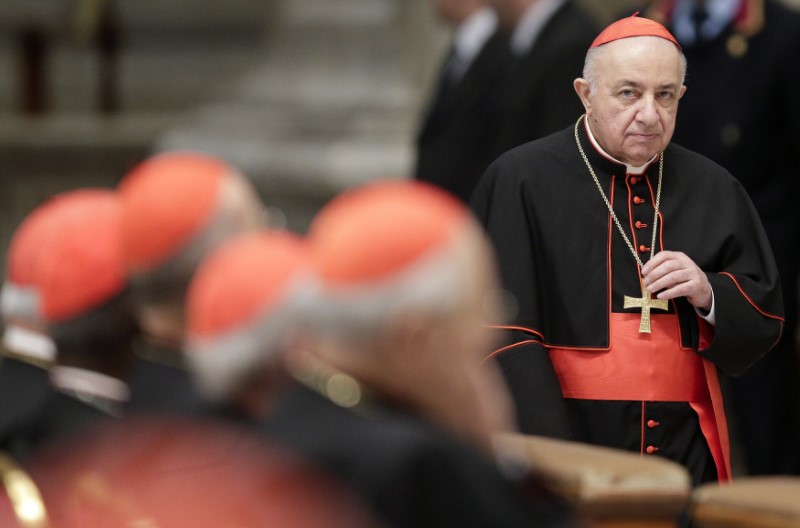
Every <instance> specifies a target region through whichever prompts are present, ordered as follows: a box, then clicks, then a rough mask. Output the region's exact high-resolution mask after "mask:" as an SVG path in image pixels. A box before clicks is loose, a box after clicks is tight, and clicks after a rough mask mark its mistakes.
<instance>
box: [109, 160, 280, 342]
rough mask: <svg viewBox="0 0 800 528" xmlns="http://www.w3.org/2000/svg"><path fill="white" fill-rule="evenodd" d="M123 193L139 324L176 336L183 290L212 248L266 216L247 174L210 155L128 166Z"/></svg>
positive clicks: (155, 333) (167, 337) (166, 338)
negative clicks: (128, 171) (129, 167)
mask: <svg viewBox="0 0 800 528" xmlns="http://www.w3.org/2000/svg"><path fill="white" fill-rule="evenodd" d="M119 190H120V195H121V197H122V204H123V207H122V248H123V254H124V258H125V264H126V268H127V271H128V275H129V278H130V281H131V288H132V293H133V295H134V301H135V303H136V309H137V314H138V317H139V322H140V325H141V326H142V330H143V331H144V332H145V333H146V334H147V335H149V336H150V337H153V338H155V339H157V340H160V341H163V342H166V343H171V344H174V345H177V344H179V343H180V342H181V341H182V339H183V331H184V298H185V295H186V290H187V288H188V286H189V282H190V280H191V278H192V275H193V274H194V271H195V269H196V267H197V266H198V264H199V263H200V261H201V260H202V259H203V257H205V256H206V255H207V254H208V253H209V252H210V251H211V250H213V249H214V248H215V247H217V246H218V245H220V244H221V243H222V242H224V241H225V240H227V239H229V238H230V237H232V236H235V235H237V234H239V233H242V232H246V231H251V230H254V229H257V228H258V227H260V226H261V224H262V223H263V221H264V216H265V215H264V207H263V205H262V203H261V201H260V199H259V197H258V195H257V193H256V190H255V188H254V187H253V185H252V184H251V183H250V181H249V180H248V179H247V178H246V177H245V176H243V175H242V174H241V173H240V172H238V171H237V170H236V169H234V168H233V167H231V166H230V165H228V164H226V163H225V162H223V161H222V160H219V159H217V158H215V157H213V156H210V155H207V154H202V153H194V152H167V153H163V154H158V155H156V156H153V157H151V158H149V159H147V160H145V161H144V162H142V163H141V164H139V165H138V166H136V167H134V169H133V170H132V171H131V172H130V173H128V174H127V175H126V176H125V178H124V179H123V181H122V182H121V183H120V185H119Z"/></svg>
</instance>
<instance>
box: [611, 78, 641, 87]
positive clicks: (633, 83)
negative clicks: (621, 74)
mask: <svg viewBox="0 0 800 528" xmlns="http://www.w3.org/2000/svg"><path fill="white" fill-rule="evenodd" d="M623 86H632V87H633V88H641V87H642V83H640V82H636V81H629V80H628V79H623V80H621V81H619V82H618V83H617V84H615V85H614V88H621V87H623Z"/></svg>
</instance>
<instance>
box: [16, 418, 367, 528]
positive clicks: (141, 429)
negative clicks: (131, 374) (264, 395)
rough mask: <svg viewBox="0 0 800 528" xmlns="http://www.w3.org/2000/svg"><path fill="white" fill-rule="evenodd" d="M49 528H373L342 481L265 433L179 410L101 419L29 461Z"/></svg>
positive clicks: (358, 503)
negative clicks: (168, 413)
mask: <svg viewBox="0 0 800 528" xmlns="http://www.w3.org/2000/svg"><path fill="white" fill-rule="evenodd" d="M29 466H30V473H31V476H32V477H33V478H34V480H35V481H36V482H37V483H38V484H39V486H40V488H41V491H42V497H43V498H44V502H45V504H46V505H47V508H48V514H49V516H50V519H51V523H50V525H49V526H51V528H132V527H142V528H145V527H147V528H150V527H153V528H155V527H158V528H186V527H191V528H227V527H236V528H273V527H281V528H366V527H370V526H377V524H375V523H374V522H373V521H372V520H371V517H370V515H369V514H367V513H366V510H365V509H364V507H363V505H362V504H361V502H360V501H359V500H358V499H357V498H356V497H355V496H354V495H353V494H352V493H350V492H349V491H348V490H347V488H346V487H345V486H342V485H341V484H340V483H339V482H336V481H334V480H332V479H331V478H330V477H329V476H328V475H326V474H324V473H323V472H322V471H321V470H319V469H317V468H316V467H312V466H310V465H309V464H308V463H306V462H303V461H302V460H299V459H297V458H296V457H294V456H292V455H291V454H289V453H287V452H285V451H284V450H282V449H281V448H280V447H278V446H276V445H273V444H272V443H270V442H269V441H268V440H267V439H266V438H265V437H258V436H255V435H251V434H249V431H245V430H243V429H240V428H237V427H234V426H230V425H226V424H223V423H215V422H213V421H211V420H206V421H199V420H189V419H186V418H181V417H176V416H172V417H169V418H166V417H141V416H140V417H131V418H129V419H126V420H120V421H113V422H108V423H103V424H100V425H99V426H96V427H93V428H92V429H90V430H89V432H88V434H87V433H85V432H82V433H81V434H79V435H77V436H74V437H70V438H68V439H66V440H65V441H63V442H58V443H54V444H51V445H50V446H48V448H46V449H44V450H42V451H39V452H38V453H37V454H36V456H35V457H34V459H33V460H32V461H31V463H30V464H29Z"/></svg>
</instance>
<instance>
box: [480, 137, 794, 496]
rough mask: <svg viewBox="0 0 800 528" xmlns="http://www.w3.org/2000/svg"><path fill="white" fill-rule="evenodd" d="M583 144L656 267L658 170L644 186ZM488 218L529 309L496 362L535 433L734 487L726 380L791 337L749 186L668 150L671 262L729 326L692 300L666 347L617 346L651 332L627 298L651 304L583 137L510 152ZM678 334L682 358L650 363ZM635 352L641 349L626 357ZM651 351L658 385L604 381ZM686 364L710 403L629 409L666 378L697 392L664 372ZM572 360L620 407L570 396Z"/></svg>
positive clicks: (644, 340) (489, 192) (668, 316)
mask: <svg viewBox="0 0 800 528" xmlns="http://www.w3.org/2000/svg"><path fill="white" fill-rule="evenodd" d="M579 134H580V140H581V144H582V146H583V149H584V151H585V152H586V155H587V156H588V159H589V161H590V163H591V164H592V166H593V168H594V171H595V172H596V174H597V176H598V178H599V181H600V182H601V185H602V187H603V189H604V192H605V193H606V195H607V196H608V197H609V199H610V200H611V202H612V204H613V207H614V211H615V213H616V215H617V216H618V218H619V220H620V222H621V224H622V226H623V228H624V229H625V231H626V233H627V235H628V237H629V238H630V240H631V242H632V243H633V245H634V248H635V249H636V251H637V252H638V253H639V256H640V258H641V259H642V260H643V261H644V262H646V261H647V260H648V258H649V255H650V248H649V246H650V243H651V236H652V223H653V213H654V202H655V197H656V196H655V195H656V187H657V183H658V162H657V161H656V162H653V163H651V164H650V166H649V167H647V169H646V170H645V172H644V174H643V175H639V176H634V175H630V174H627V171H626V167H625V166H624V165H620V164H618V163H616V162H614V161H612V160H610V159H609V158H607V157H606V156H604V155H603V154H601V153H600V152H599V151H598V150H597V149H595V148H594V147H593V146H592V145H591V143H590V141H589V139H588V137H587V134H586V130H585V124H583V123H581V125H580V126H579ZM472 205H473V209H474V210H475V212H476V214H477V216H478V217H479V219H480V220H481V222H482V223H483V224H484V225H485V226H486V228H487V230H488V233H489V235H490V237H491V239H492V241H493V243H494V245H495V247H496V249H497V252H498V257H499V265H500V270H501V274H502V278H503V282H504V285H505V287H506V288H507V289H508V290H509V291H510V292H511V293H512V294H514V296H515V297H516V299H517V302H518V312H517V314H516V316H515V318H514V320H513V321H512V324H510V325H507V326H504V327H503V328H505V329H506V334H507V337H508V346H506V347H504V348H502V349H500V350H499V351H497V352H496V353H495V354H494V357H495V358H496V360H497V361H498V362H499V364H500V366H501V368H502V370H503V372H504V374H505V376H506V378H507V380H508V382H509V384H510V387H511V390H512V394H513V396H514V399H515V402H516V404H517V411H518V419H519V423H520V427H521V430H522V431H523V432H525V433H531V434H541V435H546V436H554V437H561V438H566V439H573V440H579V441H586V442H589V443H594V444H600V445H607V446H610V447H616V448H622V449H627V450H631V451H638V452H642V453H657V454H659V455H662V456H665V457H667V458H670V459H673V460H675V461H678V462H680V463H682V464H684V465H686V466H687V467H688V468H689V470H690V472H691V473H692V476H693V480H694V482H695V483H699V482H702V481H706V480H712V479H714V478H717V477H719V478H720V479H725V478H727V476H728V474H729V471H730V469H729V457H728V452H729V446H728V443H727V428H726V425H725V419H724V412H723V410H722V403H721V396H720V393H719V384H718V380H717V377H716V376H717V369H719V370H721V371H723V372H725V373H729V374H733V375H738V374H741V373H743V372H744V371H745V370H746V369H747V368H748V367H749V366H750V365H751V364H752V363H754V362H755V361H756V360H758V359H759V358H760V357H761V356H762V355H763V354H764V353H766V351H767V350H769V349H770V347H772V346H773V345H774V344H775V342H776V341H777V340H778V338H779V336H780V334H781V330H782V327H783V307H782V301H781V294H780V283H779V278H778V273H777V271H776V267H775V263H774V260H773V257H772V253H771V250H770V247H769V244H768V242H767V239H766V237H765V235H764V231H763V229H762V227H761V224H760V221H759V219H758V216H757V214H756V213H755V210H754V208H753V206H752V204H751V202H750V199H749V198H748V196H747V194H746V193H745V192H744V190H743V189H742V186H741V185H740V184H739V182H737V181H736V180H735V179H734V178H733V177H732V176H731V175H730V174H729V173H727V172H726V171H725V170H724V169H722V168H721V167H719V166H718V165H716V164H714V163H713V162H711V161H710V160H708V159H706V158H704V157H702V156H700V155H698V154H695V153H693V152H691V151H688V150H686V149H684V148H682V147H680V146H678V145H674V144H671V145H669V146H668V147H667V149H666V150H665V152H664V175H663V189H662V195H661V202H660V217H659V228H658V233H657V235H658V236H657V238H656V251H661V250H669V251H681V252H684V253H685V254H686V255H688V256H689V257H690V258H691V259H692V260H693V261H694V262H695V263H697V265H698V266H699V267H700V268H701V269H702V270H703V271H704V272H706V274H707V276H708V280H709V282H710V283H711V286H712V288H713V291H714V303H715V314H716V326H715V327H712V326H711V325H709V324H708V323H706V322H705V321H704V320H702V319H701V318H700V316H699V314H698V313H697V312H696V311H695V309H694V307H692V306H691V305H690V304H689V303H688V301H687V300H686V299H685V298H680V299H676V300H674V301H671V302H669V308H668V311H667V312H657V311H653V312H652V313H653V315H652V319H653V323H654V329H653V333H652V334H639V333H638V332H637V331H636V330H637V329H634V330H633V331H632V332H628V334H627V335H625V336H622V338H620V337H612V332H613V330H614V329H618V328H620V327H619V326H618V322H619V321H622V320H624V319H626V318H632V317H633V318H635V319H636V321H638V317H639V314H640V312H639V310H638V309H637V310H631V309H624V308H623V297H624V296H625V295H628V296H632V297H640V296H641V285H640V282H639V269H638V265H637V263H636V261H635V260H634V258H633V255H632V254H631V252H630V249H629V248H628V247H627V246H626V244H625V242H624V240H623V239H622V236H621V235H620V233H619V232H618V231H617V227H616V226H615V225H614V223H613V221H612V220H611V217H610V214H609V212H608V209H607V207H606V205H605V203H604V202H603V200H602V198H601V196H600V193H599V191H598V189H597V187H596V185H595V183H594V182H593V181H592V178H591V176H590V174H589V171H588V169H587V167H586V164H585V163H584V161H583V159H582V158H581V157H580V154H579V152H578V149H577V146H576V142H575V132H574V128H573V127H569V128H568V129H565V130H563V131H561V132H557V133H556V134H553V135H551V136H548V137H546V138H543V139H541V140H539V141H535V142H532V143H528V144H525V145H523V146H521V147H519V148H516V149H514V150H512V151H510V152H508V153H506V154H505V155H503V156H502V157H501V158H500V159H498V161H496V162H495V163H494V164H492V165H491V166H490V167H489V169H488V171H487V173H486V175H485V176H484V177H483V179H482V180H481V182H480V184H479V186H478V188H477V189H476V192H475V194H474V195H473V199H472ZM665 328H667V329H671V331H670V330H668V331H662V330H664V329H665ZM618 333H619V332H616V333H614V334H613V335H615V336H616V335H617V334H618ZM670 337H671V338H672V340H673V345H674V346H673V348H672V349H670V350H671V352H670V353H669V354H666V353H663V354H659V353H656V354H655V355H649V356H647V354H648V353H649V352H647V350H649V349H648V348H647V347H648V346H650V345H649V344H650V343H652V342H655V343H656V346H660V345H658V343H661V342H665V340H667V339H668V338H670ZM619 339H623V341H620V340H619ZM626 340H627V341H626ZM622 342H626V343H627V345H628V346H625V347H622V346H618V345H619V343H622ZM612 343H617V346H615V347H611V344H612ZM637 343H640V344H637ZM623 349H624V350H623ZM620 353H624V355H622V356H620V355H619V354H620ZM640 353H641V354H642V355H641V357H642V358H645V357H649V358H655V359H648V360H645V359H642V361H641V363H642V364H643V365H641V368H642V369H647V368H648V365H647V362H648V361H655V363H654V364H653V365H651V366H652V367H653V369H652V370H650V371H647V370H643V371H642V372H645V374H646V375H643V378H645V379H634V378H629V379H625V378H619V377H615V376H616V374H615V373H614V372H603V371H602V369H603V368H604V367H608V365H609V363H607V362H606V361H607V360H609V359H612V360H613V358H614V357H617V358H619V357H622V358H623V361H622V362H618V363H616V367H624V368H625V369H628V370H632V371H636V369H637V368H639V367H640V365H639V363H640V361H639V359H638V358H639V354H640ZM680 353H683V354H685V356H686V357H685V358H683V360H684V361H688V362H690V363H691V362H692V361H695V363H693V367H692V368H696V370H695V371H694V372H693V373H692V375H693V376H694V377H695V378H698V379H699V381H700V382H701V384H702V385H703V387H698V386H695V387H694V390H695V391H699V392H702V393H703V394H702V395H698V396H696V400H697V401H674V400H673V399H672V398H667V401H664V400H660V399H659V398H652V399H651V398H649V397H648V398H644V397H642V398H629V399H621V398H619V397H616V396H613V394H617V393H626V391H627V390H628V389H629V387H636V390H639V391H644V392H647V390H648V386H649V385H650V384H653V385H655V386H658V385H659V384H661V385H663V384H664V381H663V380H664V379H666V380H675V381H676V382H677V383H681V382H682V380H683V378H684V377H690V373H688V372H687V373H686V375H685V376H683V373H682V372H678V373H676V372H671V371H670V369H669V368H665V367H664V365H669V364H670V363H669V362H670V361H671V359H670V358H672V356H673V355H674V354H680ZM698 355H699V356H698ZM551 357H552V358H553V359H551ZM564 358H567V360H569V359H570V358H572V360H575V359H576V358H577V359H578V360H579V363H577V364H583V365H594V364H598V365H599V367H598V370H597V372H584V373H582V374H581V373H579V374H581V375H583V376H587V378H586V379H589V381H590V382H592V379H591V376H599V377H600V378H603V376H606V377H607V383H606V385H607V386H606V387H604V388H603V391H605V392H604V394H602V395H601V396H600V397H596V398H593V397H591V396H587V395H585V394H584V395H582V396H580V397H574V392H571V391H572V390H573V388H572V387H570V388H569V390H568V389H567V387H566V386H565V387H562V385H566V381H564V380H566V378H564V377H563V375H564V374H563V372H561V371H559V373H557V367H558V368H560V366H563V365H561V363H559V361H562V362H563V360H564ZM556 359H558V361H556ZM618 361H619V360H618ZM664 361H666V363H663V362H664ZM580 362H583V363H580ZM567 363H569V361H567ZM571 364H572V365H573V366H574V365H575V364H576V363H574V362H573V363H571ZM610 364H611V365H614V363H613V362H612V363H610ZM687 364H688V363H687ZM616 367H615V368H616ZM592 368H594V367H592ZM560 376H561V377H560ZM560 380H561V383H560ZM594 381H597V380H594ZM600 381H601V382H602V379H601V380H600ZM695 381H697V380H695ZM667 385H669V383H667ZM667 389H669V387H668V386H667ZM636 390H634V392H636ZM699 392H698V394H699ZM562 393H563V394H562ZM605 393H609V394H612V396H611V397H607V396H606V394H605ZM564 394H566V395H568V396H570V397H565V396H564ZM637 394H638V393H637ZM648 394H649V393H648Z"/></svg>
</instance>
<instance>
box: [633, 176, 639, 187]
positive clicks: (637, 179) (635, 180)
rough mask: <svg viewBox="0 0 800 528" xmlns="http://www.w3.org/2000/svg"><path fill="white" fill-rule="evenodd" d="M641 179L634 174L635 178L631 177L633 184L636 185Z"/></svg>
mask: <svg viewBox="0 0 800 528" xmlns="http://www.w3.org/2000/svg"><path fill="white" fill-rule="evenodd" d="M639 180H640V178H637V177H636V176H634V177H633V178H631V185H636V184H637V183H639Z"/></svg>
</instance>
